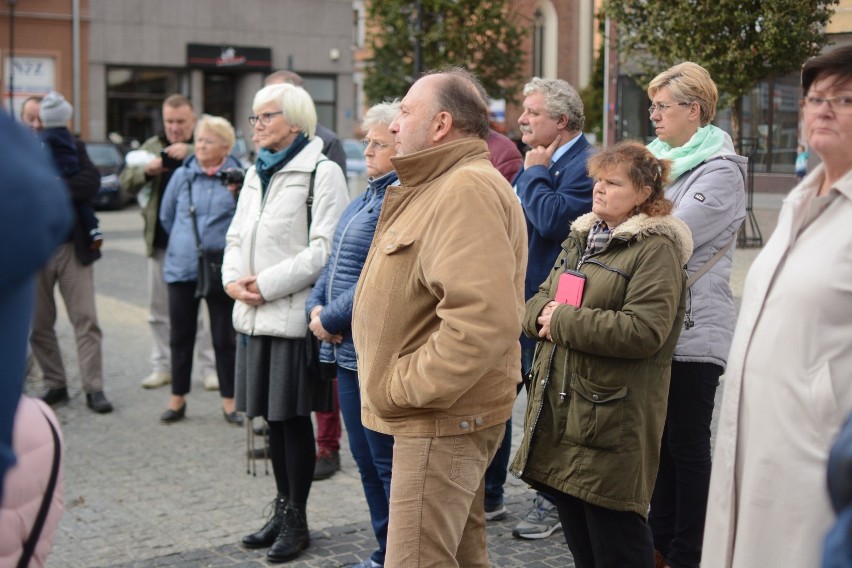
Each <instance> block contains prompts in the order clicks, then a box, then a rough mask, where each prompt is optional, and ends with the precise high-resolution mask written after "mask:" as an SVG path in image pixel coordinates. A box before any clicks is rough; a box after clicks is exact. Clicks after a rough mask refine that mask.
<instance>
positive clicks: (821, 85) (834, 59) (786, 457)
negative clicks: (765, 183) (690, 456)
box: [701, 46, 852, 568]
mask: <svg viewBox="0 0 852 568" xmlns="http://www.w3.org/2000/svg"><path fill="white" fill-rule="evenodd" d="M802 91H803V98H802V102H801V107H802V115H803V126H804V129H803V130H804V131H803V134H804V136H805V137H806V139H807V143H808V147H809V148H811V149H812V150H813V151H814V152H815V153H816V154H817V155H819V157H820V159H821V160H822V163H821V164H820V165H819V166H817V167H816V168H815V169H814V170H813V171H812V172H811V173H809V174H808V175H807V176H806V177H805V178H804V179H803V180H802V181H801V183H799V185H797V186H796V187H795V188H794V189H793V190H792V191H791V192H790V194H789V195H788V196H787V198H786V199H785V200H784V205H783V207H782V209H781V213H780V214H779V216H778V225H777V226H776V229H775V231H774V232H773V233H772V236H771V237H770V239H769V241H768V242H767V243H766V245H765V246H764V247H763V250H762V251H761V253H760V255H758V257H757V258H756V259H755V260H754V263H753V264H752V265H751V269H750V270H749V273H748V277H747V278H746V281H745V289H744V293H743V301H742V306H741V308H740V316H739V321H738V322H737V328H736V333H735V335H734V340H733V345H732V348H731V353H730V357H729V365H728V371H727V373H726V375H725V377H726V378H725V392H724V395H723V399H722V409H721V414H720V418H719V427H718V430H717V433H716V452H715V455H714V463H713V475H712V479H711V483H710V493H711V495H713V499H712V500H711V502H710V504H709V506H708V510H707V527H706V531H705V533H704V535H705V538H704V540H705V542H704V555H703V557H702V560H701V566H702V567H703V568H721V567H725V568H727V567H737V568H740V567H753V566H829V565H831V566H848V565H849V564H848V557H847V560H845V561H844V562H842V563H840V564H821V562H820V556H821V550H822V546H823V539H824V537H825V534H826V532H827V531H828V529H829V527H830V526H831V525H832V523H834V521H835V514H834V512H833V510H832V508H831V504H830V502H829V498H828V493H827V492H826V488H825V485H826V466H827V462H828V455H829V449H830V448H831V444H832V442H833V441H834V439H835V437H836V435H837V433H838V432H839V430H840V427H841V426H842V424H843V421H844V419H845V418H846V416H847V415H848V414H849V413H850V411H852V381H850V370H852V231H850V229H849V223H850V221H852V151H850V149H852V47H850V46H846V47H842V48H839V49H835V50H834V51H832V52H829V53H826V54H824V55H820V56H818V57H814V58H812V59H810V60H808V61H806V62H805V64H804V66H803V67H802ZM847 476H848V472H847ZM840 520H841V522H842V523H845V530H846V535H847V536H846V538H847V539H848V538H849V537H848V535H849V534H850V532H849V529H850V525H852V522H850V515H849V511H847V512H846V514H845V515H844V516H842V517H841V518H840ZM847 542H848V541H847Z"/></svg>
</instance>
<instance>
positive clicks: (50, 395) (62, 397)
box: [41, 387, 68, 406]
mask: <svg viewBox="0 0 852 568" xmlns="http://www.w3.org/2000/svg"><path fill="white" fill-rule="evenodd" d="M41 400H42V402H44V403H45V404H49V405H50V406H53V405H54V404H56V403H58V402H65V401H67V400H68V389H67V388H65V387H62V388H61V389H47V390H46V391H45V392H44V394H43V395H41Z"/></svg>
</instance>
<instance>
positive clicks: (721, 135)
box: [648, 124, 725, 183]
mask: <svg viewBox="0 0 852 568" xmlns="http://www.w3.org/2000/svg"><path fill="white" fill-rule="evenodd" d="M724 145H725V131H724V130H722V129H721V128H718V127H716V126H713V125H712V124H708V125H707V126H702V127H701V128H699V129H698V131H697V132H696V133H695V134H693V135H692V138H690V139H689V142H687V143H686V144H684V145H683V146H680V147H678V148H672V147H671V146H669V145H668V144H666V143H665V142H663V141H662V140H660V139H659V138H657V139H655V140H654V141H653V142H651V143H650V144H648V150H650V151H651V153H652V154H654V156H656V157H657V158H660V159H665V160H671V161H672V172H671V175H670V176H669V183H672V182H674V180H676V179H677V178H679V177H680V176H681V175H683V174H684V173H686V172H688V171H689V170H691V169H692V168H694V167H695V166H697V165H698V164H700V163H701V162H703V161H704V160H706V159H707V158H710V157H712V156H716V155H718V154H719V150H721V149H722V148H723V147H724Z"/></svg>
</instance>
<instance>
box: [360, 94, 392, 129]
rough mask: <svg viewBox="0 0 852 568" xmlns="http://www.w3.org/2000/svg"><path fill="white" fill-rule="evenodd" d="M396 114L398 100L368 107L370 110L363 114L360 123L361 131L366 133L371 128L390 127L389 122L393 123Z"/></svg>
mask: <svg viewBox="0 0 852 568" xmlns="http://www.w3.org/2000/svg"><path fill="white" fill-rule="evenodd" d="M398 114H399V99H394V100H393V101H391V102H385V103H379V104H377V105H373V106H371V107H370V110H368V111H367V112H366V113H365V114H364V120H362V121H361V130H363V131H364V132H367V131H368V130H370V129H371V128H373V127H375V126H379V125H381V124H384V125H386V126H390V124H391V122H393V120H394V119H395V118H396V115H398Z"/></svg>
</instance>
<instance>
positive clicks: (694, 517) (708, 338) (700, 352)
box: [648, 61, 747, 568]
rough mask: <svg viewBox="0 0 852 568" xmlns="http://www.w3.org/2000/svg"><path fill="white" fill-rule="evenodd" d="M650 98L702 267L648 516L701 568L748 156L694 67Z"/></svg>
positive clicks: (672, 559) (665, 546)
mask: <svg viewBox="0 0 852 568" xmlns="http://www.w3.org/2000/svg"><path fill="white" fill-rule="evenodd" d="M648 96H649V97H650V99H651V107H650V108H649V109H648V111H649V113H650V117H651V121H653V123H654V126H655V132H656V134H657V139H656V140H654V141H653V142H651V143H650V144H649V145H648V149H649V150H651V152H652V153H653V154H654V155H655V156H657V157H659V158H665V159H669V160H671V161H672V174H671V182H670V183H669V184H668V186H667V187H666V196H667V197H668V198H669V199H670V200H671V201H672V203H673V204H674V213H673V215H674V216H675V217H679V218H680V219H682V220H683V221H685V222H686V224H687V225H689V229H690V230H691V231H692V236H693V239H694V241H695V249H694V250H693V251H692V255H691V257H690V259H689V261H688V262H687V265H686V271H687V273H688V274H690V275H692V274H695V273H697V272H698V271H699V270H702V268H704V269H706V273H704V274H703V275H701V276H700V277H699V278H698V279H697V280H695V281H694V283H693V285H692V286H691V287H690V288H689V294H688V295H687V300H686V317H685V320H684V325H683V331H682V333H681V335H680V339H679V340H678V344H677V348H676V349H675V352H674V361H673V362H672V380H671V388H670V390H669V399H668V413H667V415H666V428H665V430H664V432H663V445H662V448H661V455H660V468H659V472H658V473H657V483H656V486H655V487H654V497H653V499H652V500H651V514H650V516H649V518H648V521H649V523H650V525H651V530H652V531H653V533H654V546H655V548H656V550H657V551H658V557H659V558H660V559H665V560H667V561H668V563H669V564H670V565H671V566H672V567H676V568H697V567H698V565H699V561H700V558H701V548H702V546H701V542H702V533H703V530H704V513H705V510H706V507H707V492H708V486H709V483H710V420H711V418H712V416H713V406H714V400H715V395H716V387H717V386H718V384H719V377H720V376H721V375H722V373H723V372H724V370H725V364H726V361H727V357H728V350H729V349H730V346H731V338H732V336H733V332H734V298H733V294H732V292H731V286H730V283H729V282H730V277H731V268H732V262H733V256H734V252H733V249H734V244H735V242H734V241H735V237H736V234H737V230H738V229H739V226H740V224H741V223H742V221H743V219H744V218H745V170H746V162H747V161H746V159H745V158H743V157H742V156H738V155H737V153H736V151H735V150H734V145H733V142H732V141H731V137H730V136H728V134H727V133H726V132H724V131H722V130H721V129H719V128H717V127H716V126H713V125H712V124H711V123H710V121H711V120H713V117H714V116H715V114H716V103H717V102H718V100H719V92H718V90H717V89H716V84H715V83H714V82H713V79H712V78H711V77H710V74H709V73H708V72H707V70H706V69H704V68H703V67H701V66H700V65H697V64H695V63H692V62H690V61H687V62H684V63H680V64H679V65H675V66H674V67H672V68H670V69H667V70H666V71H663V72H662V73H660V74H659V75H657V76H656V77H655V78H654V79H653V80H652V81H651V83H650V84H649V85H648ZM661 562H663V563H664V560H661ZM661 565H662V564H661Z"/></svg>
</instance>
